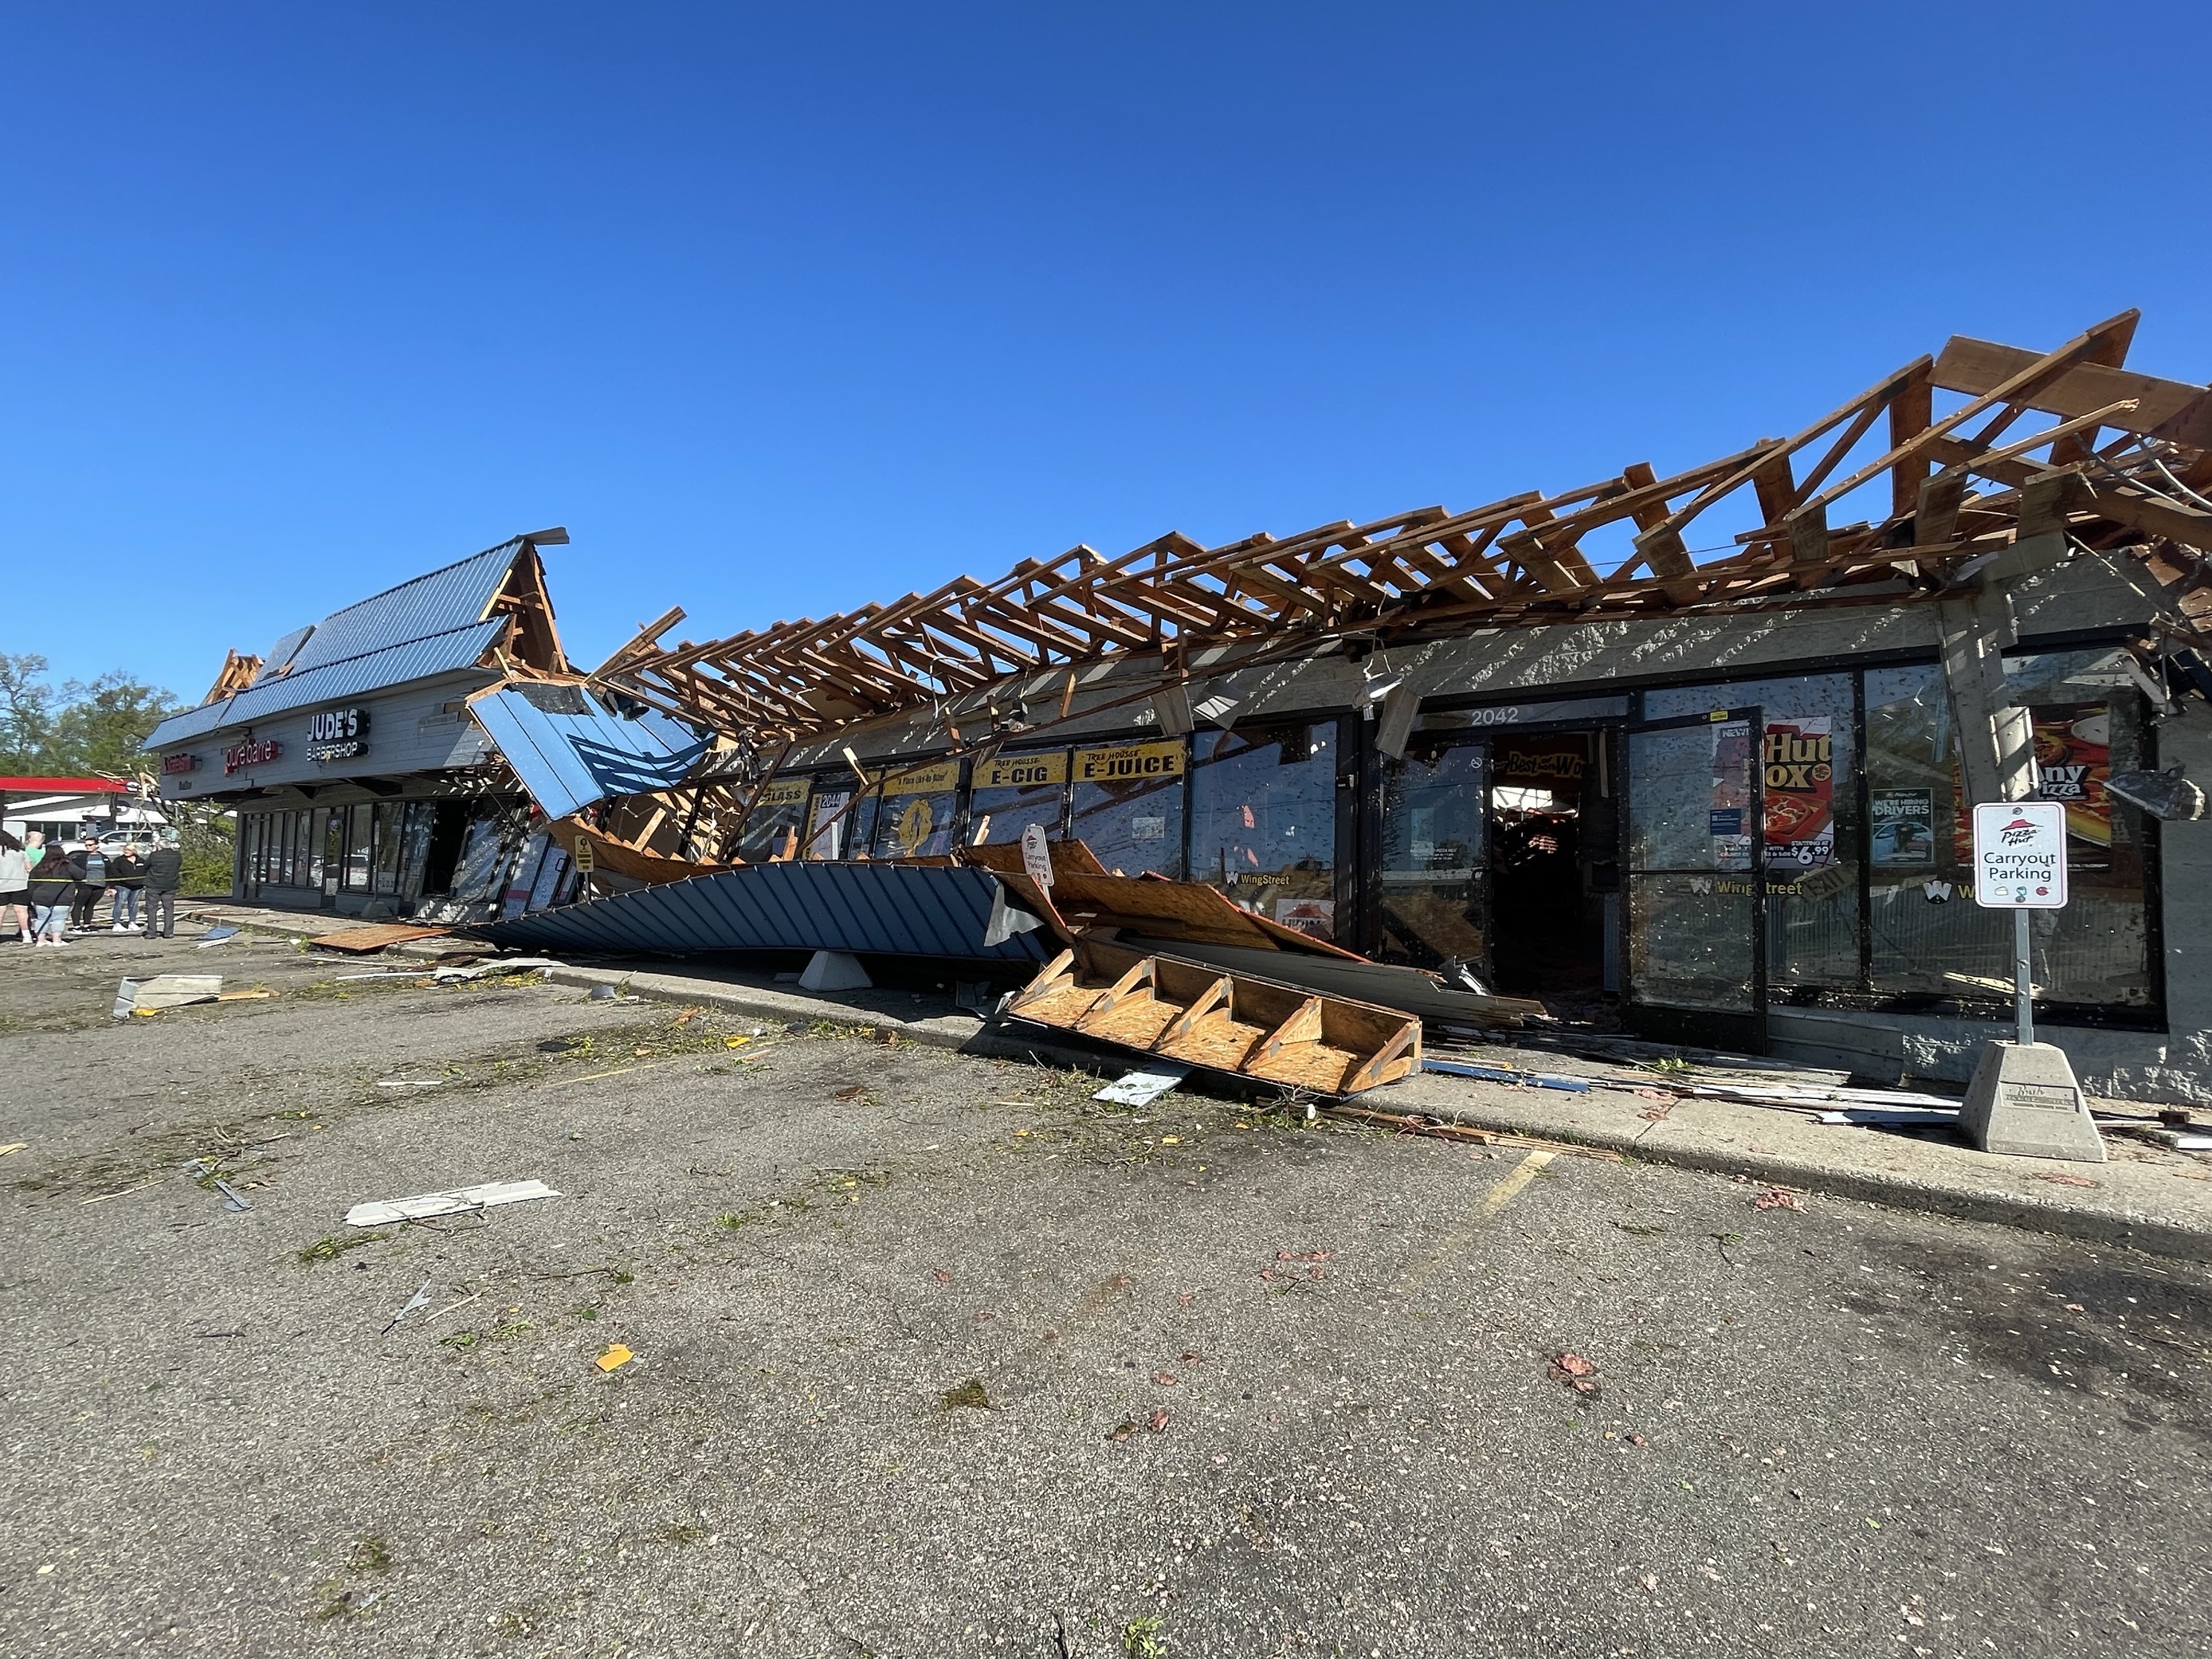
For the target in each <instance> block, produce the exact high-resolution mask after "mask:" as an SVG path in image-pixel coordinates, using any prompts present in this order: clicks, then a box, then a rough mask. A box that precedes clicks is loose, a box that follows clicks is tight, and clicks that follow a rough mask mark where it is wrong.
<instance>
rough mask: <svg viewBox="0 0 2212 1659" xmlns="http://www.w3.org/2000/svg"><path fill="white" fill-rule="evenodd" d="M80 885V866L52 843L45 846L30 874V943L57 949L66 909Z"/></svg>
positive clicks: (60, 941)
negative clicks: (41, 855) (31, 906)
mask: <svg viewBox="0 0 2212 1659" xmlns="http://www.w3.org/2000/svg"><path fill="white" fill-rule="evenodd" d="M83 881H84V865H83V863H82V860H79V859H78V858H77V857H76V855H75V854H71V853H70V852H69V851H68V850H67V849H66V848H64V847H63V846H62V844H61V843H60V842H58V841H56V842H47V843H46V854H45V855H44V856H43V857H41V858H40V860H39V864H38V867H37V868H36V869H34V870H33V871H32V872H31V902H32V904H33V906H35V907H36V908H35V909H34V910H33V913H32V916H31V933H32V939H33V943H35V944H39V945H56V946H59V945H61V944H62V943H63V942H64V941H63V939H62V933H63V931H64V927H65V926H66V925H67V922H68V921H69V906H70V901H71V900H73V899H74V898H75V897H76V893H77V889H78V888H79V887H80V886H81V885H82V884H83Z"/></svg>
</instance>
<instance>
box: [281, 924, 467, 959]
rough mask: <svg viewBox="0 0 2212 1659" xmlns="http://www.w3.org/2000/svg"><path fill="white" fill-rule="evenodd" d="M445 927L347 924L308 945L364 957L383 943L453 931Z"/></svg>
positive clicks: (402, 943) (439, 935)
mask: <svg viewBox="0 0 2212 1659" xmlns="http://www.w3.org/2000/svg"><path fill="white" fill-rule="evenodd" d="M452 931H453V930H452V929H451V928H447V927H416V926H415V925H414V924H413V923H412V922H404V921H380V922H372V923H371V924H369V926H368V927H348V928H346V929H344V930H343V932H340V933H325V934H324V935H323V936H322V937H321V938H320V939H309V940H308V941H307V943H308V944H310V945H316V946H318V947H319V948H320V949H322V950H325V951H348V952H350V953H351V954H353V955H355V956H366V955H368V953H369V952H370V951H381V950H383V949H384V948H385V947H386V945H404V944H406V943H407V942H408V940H410V939H441V938H443V937H444V936H445V935H446V934H447V933H450V932H452Z"/></svg>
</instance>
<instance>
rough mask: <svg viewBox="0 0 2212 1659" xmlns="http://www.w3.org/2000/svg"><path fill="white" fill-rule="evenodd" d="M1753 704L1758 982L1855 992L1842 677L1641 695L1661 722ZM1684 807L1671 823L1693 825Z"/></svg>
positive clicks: (1853, 822) (1855, 916) (1858, 851)
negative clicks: (1760, 920)
mask: <svg viewBox="0 0 2212 1659" xmlns="http://www.w3.org/2000/svg"><path fill="white" fill-rule="evenodd" d="M1753 703H1756V704H1757V705H1758V706H1759V709H1760V711H1761V719H1762V720H1763V721H1764V723H1765V732H1763V733H1762V734H1761V737H1760V740H1759V757H1760V762H1761V764H1762V765H1763V767H1764V769H1765V791H1766V817H1765V832H1766V833H1765V839H1766V980H1767V983H1768V984H1769V985H1770V986H1772V987H1786V986H1808V987H1810V986H1823V987H1842V988H1852V987H1857V985H1858V983H1859V867H1858V866H1859V860H1860V859H1861V858H1862V857H1863V851H1862V843H1863V832H1862V830H1861V827H1860V824H1859V822H1858V779H1857V774H1856V772H1855V771H1854V770H1853V766H1854V762H1853V756H1854V755H1855V754H1856V753H1857V742H1858V734H1857V726H1856V725H1855V723H1854V721H1855V717H1854V714H1853V712H1852V695H1851V677H1850V675H1848V674H1806V675H1798V676H1793V677H1791V678H1786V679H1771V680H1735V681H1730V682H1729V683H1727V684H1715V685H1697V686H1676V687H1671V688H1669V689H1668V690H1663V691H1647V692H1645V693H1644V718H1645V719H1647V720H1664V719H1667V718H1668V717H1669V716H1672V715H1677V714H1704V713H1706V712H1707V711H1709V710H1711V709H1714V708H1744V707H1746V706H1747V705H1750V704H1753ZM1685 810H1686V812H1687V814H1688V816H1687V817H1685V818H1684V820H1683V822H1682V823H1681V824H1680V825H1678V826H1677V828H1678V829H1681V830H1682V831H1683V832H1685V833H1686V832H1687V831H1688V830H1689V829H1699V828H1701V827H1702V826H1701V825H1700V824H1699V822H1698V820H1699V817H1701V816H1702V814H1700V813H1699V812H1698V811H1694V810H1692V808H1691V807H1688V806H1686V809H1685ZM1639 817H1640V815H1639ZM1644 867H1647V868H1649V867H1652V866H1644Z"/></svg>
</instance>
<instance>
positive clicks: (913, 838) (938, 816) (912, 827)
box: [858, 760, 960, 859]
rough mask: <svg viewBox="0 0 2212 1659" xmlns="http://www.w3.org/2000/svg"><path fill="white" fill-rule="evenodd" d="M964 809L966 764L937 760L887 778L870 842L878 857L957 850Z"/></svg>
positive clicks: (927, 855)
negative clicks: (954, 837) (962, 773)
mask: <svg viewBox="0 0 2212 1659" xmlns="http://www.w3.org/2000/svg"><path fill="white" fill-rule="evenodd" d="M959 808H960V763H959V762H958V761H957V760H952V761H937V762H934V763H932V764H930V765H927V766H916V767H910V768H908V769H907V770H905V771H903V772H893V773H891V774H890V775H889V776H887V777H886V778H884V787H883V791H882V793H881V795H880V796H879V798H878V802H877V805H876V817H875V823H874V825H873V826H872V830H871V832H870V835H869V838H868V840H867V841H866V842H860V843H858V844H860V845H864V846H866V848H867V849H868V856H869V857H870V858H876V859H916V858H936V857H939V856H941V855H943V854H946V853H949V852H951V850H952V846H953V842H952V831H953V825H954V823H955V822H956V820H957V817H958V816H959Z"/></svg>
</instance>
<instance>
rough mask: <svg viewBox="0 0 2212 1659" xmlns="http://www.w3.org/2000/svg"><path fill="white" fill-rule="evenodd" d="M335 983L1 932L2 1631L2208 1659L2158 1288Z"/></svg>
mask: <svg viewBox="0 0 2212 1659" xmlns="http://www.w3.org/2000/svg"><path fill="white" fill-rule="evenodd" d="M377 966H378V964H377V963H375V962H374V961H371V962H365V963H360V964H358V965H348V964H344V963H332V962H331V961H330V960H328V959H325V958H323V957H319V956H316V955H314V954H313V953H310V952H307V951H305V950H304V949H302V948H301V947H300V946H298V945H295V944H293V943H290V942H288V941H282V940H274V939H251V938H249V939H243V940H241V941H239V942H234V944H232V945H226V946H224V947H222V949H220V950H217V951H207V952H198V951H193V950H192V949H191V945H190V942H189V941H188V940H185V939H179V940H176V941H173V942H169V943H166V944H149V943H147V942H145V941H141V940H136V939H88V940H86V941H83V942H82V943H81V944H80V945H73V946H72V947H70V949H69V950H67V951H53V952H47V951H37V952H33V951H29V950H27V949H24V948H23V947H20V946H16V947H0V1046H4V1050H5V1052H6V1053H7V1054H8V1056H9V1060H11V1061H12V1064H11V1066H9V1072H10V1074H11V1076H12V1078H13V1079H14V1084H15V1086H14V1088H13V1090H12V1091H11V1092H10V1099H9V1105H8V1107H7V1109H6V1110H5V1113H4V1115H0V1145H4V1144H10V1143H18V1142H20V1143H22V1146H21V1150H19V1151H15V1152H9V1153H8V1154H6V1155H4V1156H0V1181H4V1182H6V1183H7V1190H6V1201H5V1203H4V1206H0V1293H4V1300H3V1301H0V1308H4V1310H5V1311H6V1318H5V1320H4V1322H0V1345H4V1346H0V1393H3V1394H4V1411H0V1443H4V1444H5V1446H6V1449H7V1455H8V1466H9V1488H10V1498H11V1502H10V1504H9V1517H10V1523H11V1524H10V1526H9V1528H8V1529H7V1531H6V1533H5V1534H4V1536H0V1651H5V1652H7V1653H10V1654H21V1655H25V1656H31V1655H42V1656H43V1655H69V1656H82V1655H88V1654H103V1655H104V1654H125V1653H137V1652H145V1653H161V1654H197V1653H208V1654H252V1655H259V1654H276V1653H313V1654H322V1653H331V1654H355V1653H359V1654H371V1653H374V1654H377V1655H407V1654H425V1655H428V1654H439V1655H452V1654H487V1655H517V1656H520V1655H539V1654H544V1655H586V1654H588V1655H605V1656H615V1655H635V1656H652V1655H671V1656H678V1655H682V1656H690V1655H713V1656H722V1655H735V1654H747V1655H750V1654H763V1655H768V1654H777V1655H784V1654H791V1655H811V1654H824V1655H839V1656H848V1655H864V1654H865V1655H881V1656H891V1655H900V1656H907V1655H912V1656H927V1655H938V1654H965V1653H1000V1652H1004V1653H1018V1654H1032V1655H1044V1656H1060V1655H1080V1656H1091V1659H1098V1656H1106V1655H1127V1654H1140V1655H1156V1654H1173V1655H1201V1654H1205V1655H1213V1654H1218V1655H1245V1654H1257V1655H1267V1654H1285V1655H1306V1654H1323V1655H1334V1654H1346V1655H1368V1656H1370V1659H1371V1656H1376V1655H1387V1656H1393V1659H1396V1656H1417V1655H1418V1656H1427V1655H1440V1654H1468V1655H1492V1654H1495V1655H1509V1654H1510V1655H1524V1654H1528V1653H1532V1652H1540V1651H1541V1652H1547V1653H1561V1654H1575V1655H1578V1656H1592V1655H1605V1656H1621V1659H1625V1656H1631V1655H1634V1656H1665V1655H1674V1654H1681V1653H1691V1652H1706V1651H1710V1652H1720V1653H1746V1654H1753V1653H1755V1654H1762V1655H1763V1654H1776V1655H1797V1654H1805V1655H1812V1654H1853V1655H1863V1654H1866V1653H1869V1652H1882V1653H1891V1652H1894V1653H1898V1654H1908V1653H1910V1654H1916V1655H1936V1654H1942V1655H1947V1656H1952V1655H1972V1654H1987V1653H1990V1652H1993V1651H1994V1652H1996V1653H2001V1654H2005V1655H2012V1656H2017V1655H2041V1654H2053V1655H2056V1654H2062V1653H2063V1654H2069V1655H2070V1654H2077V1653H2081V1652H2100V1651H2113V1652H2119V1651H2127V1652H2131V1653H2148V1654H2167V1653H2172V1654H2183V1653H2197V1652H2202V1651H2203V1650H2205V1648H2206V1646H2207V1644H2208V1640H2212V1613H2208V1612H2207V1610H2206V1609H2207V1605H2208V1603H2207V1598H2206V1595H2205V1590H2206V1588H2207V1571H2208V1551H2207V1546H2206V1543H2205V1528H2204V1526H2203V1518H2204V1516H2205V1515H2206V1514H2207V1512H2208V1495H2209V1494H2212V1480H2208V1465H2207V1452H2208V1447H2209V1446H2212V1442H2208V1436H2207V1431H2206V1404H2207V1381H2208V1377H2212V1370H2208V1365H2207V1347H2208V1344H2212V1334H2208V1330H2207V1320H2206V1304H2205V1297H2204V1291H2205V1281H2206V1276H2207V1275H2206V1272H2205V1270H2204V1269H2203V1268H2202V1267H2197V1266H2195V1265H2193V1264H2191V1263H2188V1262H2182V1261H2164V1260H2154V1259H2151V1258H2148V1257H2142V1256H2137V1255H2131V1254H2130V1253H2128V1252H2126V1251H2124V1250H2120V1249H2102V1248H2097V1247H2093V1246H2088V1245H2083V1244H2079V1243H2064V1242H2062V1241H2059V1240H2056V1239H2052V1238H2050V1237H2045V1236H2042V1235H2039V1234H2035V1233H2031V1232H2025V1231H2011V1230H2007V1229H2002V1228H1997V1227H1993V1226H1990V1225H1983V1224H1978V1223H1972V1222H1954V1221H1945V1220H1941V1219H1937V1218H1931V1217H1920V1216H1914V1215H1910V1214H1903V1213H1899V1212H1893V1211H1884V1210H1876V1209H1875V1208H1872V1207H1869V1206H1863V1205H1858V1204H1855V1203H1852V1202H1850V1201H1848V1200H1840V1199H1825V1198H1820V1197H1817V1196H1810V1197H1808V1196H1802V1195H1797V1194H1785V1195H1784V1197H1783V1198H1782V1199H1781V1200H1777V1199H1776V1198H1775V1197H1774V1196H1773V1195H1771V1194H1769V1193H1767V1192H1766V1190H1765V1189H1764V1188H1760V1187H1759V1186H1758V1185H1756V1184H1754V1183H1751V1182H1741V1181H1734V1180H1729V1179H1726V1178H1723V1177H1721V1176H1711V1175H1704V1174H1696V1173H1691V1172H1688V1171H1684V1170H1669V1169H1662V1168H1656V1167H1652V1166H1650V1165H1644V1164H1636V1163H1633V1162H1627V1161H1610V1160H1606V1159H1601V1158H1586V1157H1581V1156H1577V1155H1572V1154H1570V1153H1567V1152H1560V1153H1558V1154H1556V1155H1553V1154H1549V1153H1547V1152H1534V1153H1531V1152H1528V1151H1526V1150H1525V1149H1521V1148H1510V1147H1473V1148H1470V1147H1467V1146H1455V1145H1450V1144H1447V1143H1444V1142H1441V1141H1437V1140H1432V1139H1419V1138H1415V1137H1411V1136H1404V1135H1392V1134H1387V1133H1378V1132H1375V1131H1372V1130H1365V1129H1352V1128H1348V1127H1338V1126H1333V1125H1328V1124H1326V1123H1324V1124H1320V1125H1309V1124H1307V1123H1305V1122H1304V1121H1303V1118H1302V1116H1301V1115H1297V1114H1282V1113H1270V1112H1267V1111H1263V1110H1260V1109H1255V1108H1254V1107H1252V1106H1249V1105H1247V1104H1242V1103H1236V1102H1231V1101H1223V1100H1214V1099H1211V1098H1207V1097H1203V1096H1194V1095H1189V1094H1185V1093H1181V1092H1178V1093H1176V1094H1171V1095H1169V1096H1166V1097H1162V1098H1161V1099H1159V1100H1158V1101H1156V1102H1154V1103H1152V1105H1150V1106H1148V1107H1146V1108H1142V1109H1134V1110H1132V1109H1123V1108H1110V1107H1107V1106H1103V1105H1101V1104H1099V1103H1095V1102H1093V1101H1091V1099H1090V1098H1089V1096H1090V1093H1091V1091H1092V1090H1093V1089H1095V1088H1096V1087H1097V1080H1096V1079H1092V1078H1090V1077H1086V1076H1081V1075H1078V1074H1073V1073H1066V1072H1061V1071H1058V1070H1055V1069H1053V1068H1051V1067H1048V1066H1039V1065H1027V1064H1022V1063H1018V1062H1013V1061H1008V1060H986V1059H978V1058H975V1057H971V1056H967V1055H962V1054H954V1053H949V1052H945V1051H944V1050H941V1049H937V1048H926V1047H923V1046H921V1045H919V1044H915V1043H909V1042H892V1043H888V1044H887V1043H884V1042H879V1041H877V1040H875V1038H874V1037H873V1036H870V1035H867V1034H866V1031H865V1030H864V1028H862V1027H860V1026H857V1025H835V1024H806V1025H801V1026H799V1027H798V1028H797V1029H787V1028H786V1027H785V1026H782V1025H780V1024H764V1023H763V1022H762V1021H760V1020H757V1019H745V1018H738V1017H734V1016H732V1015H730V1014H728V1013H726V1012H714V1011H707V1012H696V1013H695V1012H690V1011H687V1010H685V1009H683V1008H681V1007H676V1006H670V1005H666V1004H653V1003H631V1002H623V1001H605V1000H600V1001H593V1000H588V999H587V997H586V994H585V993H584V992H583V991H582V990H581V989H579V988H574V987H562V986H556V985H550V984H546V983H544V982H542V981H537V980H535V979H534V978H522V979H516V980H501V979H495V978H487V979H485V980H483V981H477V982H475V983H473V984H470V985H465V986H459V987H438V988H422V987H418V986H417V985H416V982H414V981H410V980H398V981H356V982H353V983H350V984H344V983H340V982H338V981H337V980H336V978H335V975H337V974H341V973H345V972H368V971H374V970H375V969H376V968H377ZM161 969H167V970H171V971H185V972H192V971H218V972H221V973H222V974H223V975H225V983H226V987H230V988H250V987H257V986H258V987H265V988H269V989H272V990H274V991H276V993H277V994H276V996H274V997H273V998H270V999H267V1000H252V1001H239V1002H232V1003H225V1004H219V1005H213V1006H197V1007H188V1008H183V1009H177V1010H173V1011H171V1012H166V1013H163V1014H160V1015H157V1016H155V1017H153V1018H131V1019H127V1020H125V1021H120V1022H118V1021H115V1020H113V1019H112V1018H110V1017H109V1004H110V1002H111V1001H112V997H113V994H114V981H115V980H116V979H117V978H118V977H119V976H121V975H124V974H126V973H143V972H146V971H149V970H161ZM527 1179H540V1180H543V1181H544V1182H548V1183H550V1185H551V1186H552V1187H553V1188H556V1190H557V1192H558V1194H559V1196H557V1197H553V1198H547V1199H542V1200H534V1201H530V1202H524V1203H517V1204H513V1205H510V1206H502V1207H500V1208H495V1209H491V1210H488V1211H485V1212H481V1213H477V1214H473V1215H465V1216H459V1217H453V1218H445V1219H442V1220H436V1221H431V1222H425V1223H419V1224H414V1225H404V1226H386V1227H375V1228H349V1227H347V1226H346V1225H345V1223H344V1216H345V1212H346V1210H347V1209H348V1207H349V1206H351V1205H353V1204H355V1203H358V1202H361V1201H363V1200H373V1199H386V1198H393V1197H398V1196H402V1195H405V1194H415V1193H422V1192H427V1191H434V1190H438V1189H442V1188H452V1187H457V1186H460V1185H464V1184H469V1183H474V1182H487V1181H504V1180H527ZM218 1180H220V1181H221V1182H223V1183H224V1184H225V1185H227V1186H228V1188H229V1189H230V1191H231V1192H232V1193H234V1194H235V1195H236V1198H235V1200H232V1199H230V1198H228V1197H227V1196H226V1195H225V1194H224V1192H223V1191H222V1189H221V1188H218V1187H216V1184H215V1183H216V1182H217V1181H218ZM1762 1201H1764V1202H1765V1204H1766V1205H1767V1206H1769V1207H1761V1203H1762ZM234 1202H236V1203H242V1204H245V1205H246V1206H250V1207H249V1208H246V1209H244V1210H239V1209H236V1208H234V1207H233V1206H234ZM1796 1206H1802V1207H1796ZM426 1291H427V1294H425V1292H426ZM616 1345H620V1346H621V1347H622V1348H623V1349H627V1350H628V1351H629V1352H630V1353H631V1354H632V1355H633V1356H634V1357H633V1358H630V1359H629V1360H628V1361H627V1362H626V1363H621V1364H616V1365H615V1366H614V1368H613V1369H612V1370H602V1369H601V1366H600V1364H599V1361H600V1359H601V1357H602V1356H603V1355H608V1353H609V1351H610V1349H611V1348H613V1347H614V1346H616ZM611 1358H619V1356H618V1355H616V1356H611Z"/></svg>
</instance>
